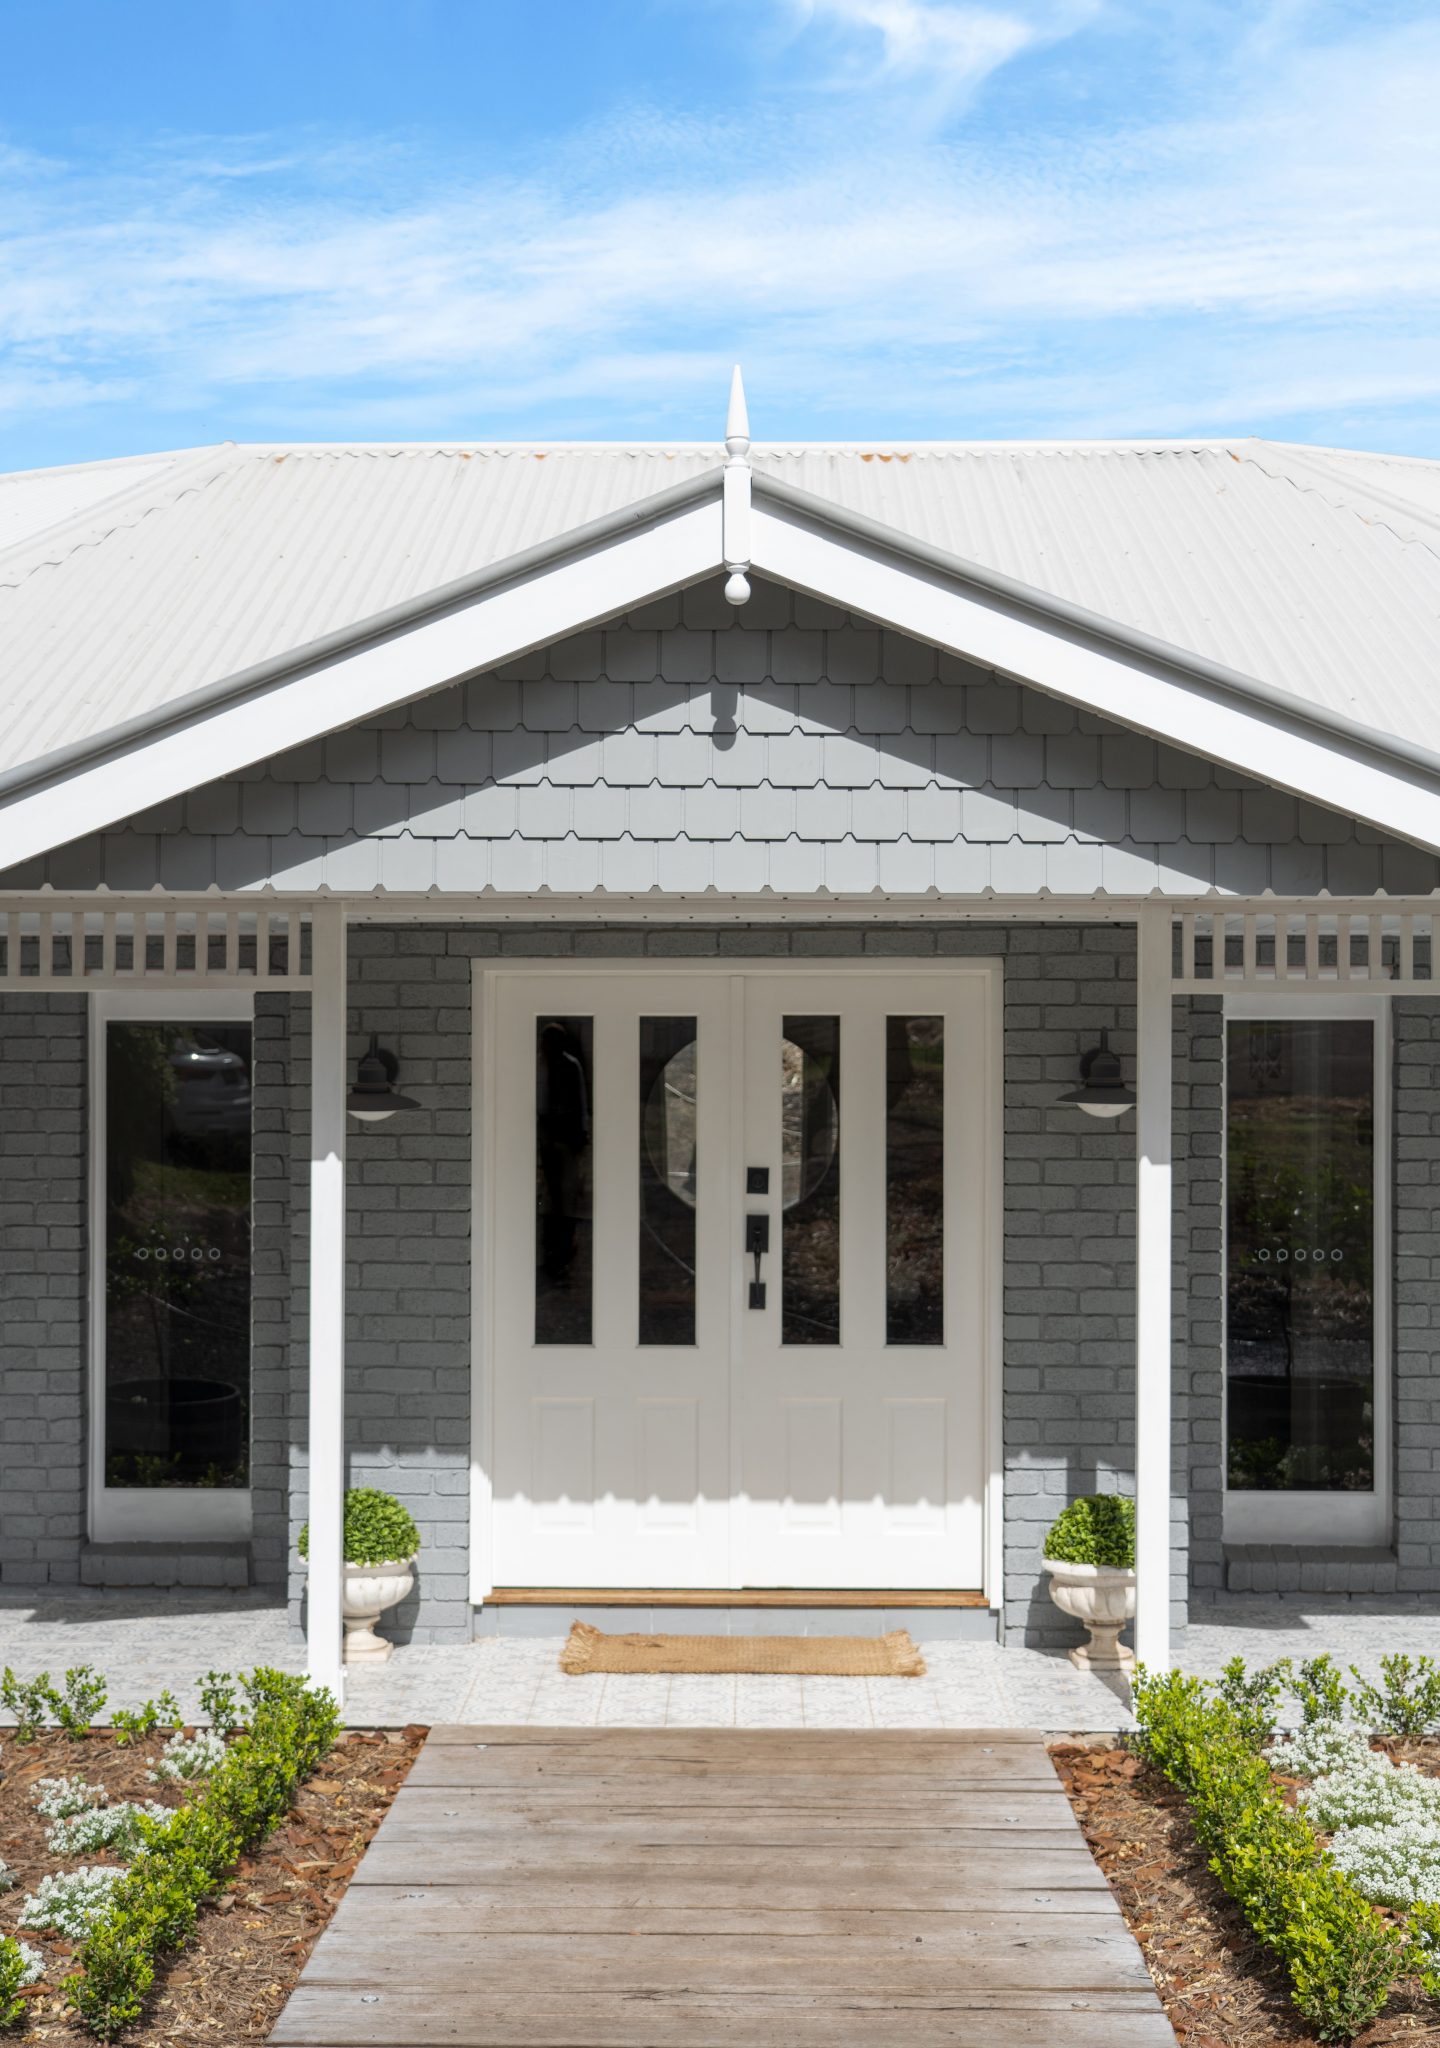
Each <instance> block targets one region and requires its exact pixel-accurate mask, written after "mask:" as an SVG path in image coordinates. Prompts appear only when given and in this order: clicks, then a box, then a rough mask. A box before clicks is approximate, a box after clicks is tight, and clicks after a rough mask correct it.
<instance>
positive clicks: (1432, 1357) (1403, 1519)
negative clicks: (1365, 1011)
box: [1393, 996, 1440, 1593]
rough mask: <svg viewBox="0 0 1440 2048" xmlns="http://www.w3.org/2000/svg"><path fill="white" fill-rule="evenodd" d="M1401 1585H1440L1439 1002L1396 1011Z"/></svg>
mask: <svg viewBox="0 0 1440 2048" xmlns="http://www.w3.org/2000/svg"><path fill="white" fill-rule="evenodd" d="M1393 1014H1394V1056H1395V1175H1394V1177H1395V1217H1394V1230H1395V1236H1394V1246H1395V1251H1394V1265H1395V1301H1394V1332H1395V1335H1394V1352H1395V1371H1394V1380H1393V1386H1394V1400H1395V1419H1396V1425H1397V1429H1396V1465H1395V1518H1396V1554H1397V1562H1398V1567H1399V1570H1398V1579H1397V1583H1398V1587H1399V1590H1400V1592H1402V1593H1433V1592H1435V1591H1436V1589H1437V1588H1440V1001H1431V1000H1429V999H1427V998H1424V997H1416V996H1403V997H1400V998H1399V999H1398V1000H1397V1001H1396V1002H1395V1003H1394V1005H1393Z"/></svg>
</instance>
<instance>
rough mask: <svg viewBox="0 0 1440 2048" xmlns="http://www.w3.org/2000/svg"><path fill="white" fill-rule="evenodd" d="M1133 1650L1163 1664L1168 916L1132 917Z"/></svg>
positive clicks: (1166, 912) (1166, 1638) (1154, 907)
mask: <svg viewBox="0 0 1440 2048" xmlns="http://www.w3.org/2000/svg"><path fill="white" fill-rule="evenodd" d="M1136 927H1137V929H1136V938H1137V947H1138V957H1137V960H1136V975H1135V1034H1136V1059H1135V1093H1136V1096H1137V1098H1138V1102H1137V1106H1136V1111H1135V1150H1136V1187H1135V1569H1136V1579H1137V1585H1136V1594H1135V1653H1136V1655H1137V1657H1138V1658H1139V1660H1140V1662H1141V1663H1142V1664H1145V1665H1147V1666H1148V1667H1149V1668H1150V1669H1151V1670H1152V1671H1160V1670H1168V1668H1169V1665H1170V1264H1171V1250H1170V1243H1171V1239H1170V1233H1171V1227H1172V1222H1171V1219H1172V1179H1173V1174H1172V1167H1171V1133H1170V1126H1171V1096H1170V1068H1171V1057H1170V1034H1171V979H1172V970H1171V960H1170V932H1171V913H1170V909H1169V906H1168V905H1167V904H1164V903H1155V904H1147V905H1146V906H1145V908H1144V909H1143V910H1142V911H1141V912H1140V914H1139V917H1138V919H1137V920H1136Z"/></svg>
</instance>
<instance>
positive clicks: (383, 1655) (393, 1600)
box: [340, 1557, 415, 1664]
mask: <svg viewBox="0 0 1440 2048" xmlns="http://www.w3.org/2000/svg"><path fill="white" fill-rule="evenodd" d="M414 1566H415V1559H414V1557H402V1558H394V1559H392V1560H391V1561H390V1562H388V1563H386V1564H347V1565H346V1567H345V1584H344V1587H343V1589H342V1592H341V1604H340V1619H341V1621H342V1622H343V1623H344V1626H345V1662H346V1663H347V1664H384V1663H385V1662H386V1661H387V1659H389V1658H390V1657H392V1656H393V1655H394V1653H395V1645H394V1644H393V1643H391V1642H387V1641H386V1639H385V1637H384V1636H382V1635H378V1634H377V1633H376V1630H375V1624H376V1622H377V1621H378V1620H379V1619H380V1617H381V1615H382V1614H383V1613H384V1612H385V1610H386V1608H387V1607H398V1606H399V1604H400V1602H401V1601H402V1600H403V1599H404V1598H405V1595H406V1594H407V1593H408V1592H409V1591H410V1589H411V1587H412V1586H413V1585H414V1584H415V1570H414Z"/></svg>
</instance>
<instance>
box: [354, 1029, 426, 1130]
mask: <svg viewBox="0 0 1440 2048" xmlns="http://www.w3.org/2000/svg"><path fill="white" fill-rule="evenodd" d="M399 1071H400V1062H399V1060H397V1059H396V1057H395V1055H394V1053H393V1052H387V1051H386V1050H385V1049H384V1048H383V1047H382V1045H381V1044H380V1038H379V1034H378V1032H374V1031H372V1032H371V1034H370V1049H369V1051H368V1052H367V1053H365V1054H364V1055H363V1057H362V1058H361V1061H360V1064H359V1066H358V1067H357V1068H356V1070H355V1086H354V1087H353V1088H352V1089H351V1090H350V1093H349V1094H348V1095H347V1096H346V1098H345V1107H346V1108H347V1109H348V1110H349V1112H350V1114H351V1116H353V1117H355V1118H356V1119H357V1120H358V1121H359V1122H360V1123H362V1124H381V1123H384V1121H385V1119H386V1117H387V1116H394V1114H395V1112H396V1110H397V1109H418V1108H419V1107H420V1105H419V1103H418V1102H416V1101H415V1100H414V1099H413V1098H412V1097H411V1096H409V1095H401V1094H400V1093H399V1091H398V1090H397V1088H396V1086H395V1077H396V1075H397V1074H398V1073H399Z"/></svg>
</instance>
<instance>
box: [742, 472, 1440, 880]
mask: <svg viewBox="0 0 1440 2048" xmlns="http://www.w3.org/2000/svg"><path fill="white" fill-rule="evenodd" d="M902 546H903V543H901V542H899V541H898V539H897V545H896V547H895V549H894V550H891V549H888V548H883V547H881V546H879V545H878V544H877V545H875V546H873V547H872V546H869V545H867V544H866V543H864V542H863V541H860V540H858V539H857V538H855V537H852V536H850V535H846V536H844V537H841V536H839V535H837V534H833V533H828V532H826V531H825V530H824V529H823V527H822V526H821V525H820V524H819V523H818V522H811V521H809V520H806V519H802V518H800V517H797V516H795V515H793V514H790V513H788V512H786V511H777V510H776V509H775V508H774V507H773V506H772V505H771V504H770V503H768V502H767V500H766V498H765V497H764V496H763V495H760V494H758V493H757V496H756V499H755V503H754V505H753V507H752V510H751V563H752V566H753V567H754V569H755V570H757V571H758V572H759V573H760V574H762V575H765V576H768V577H772V578H773V579H774V580H775V581H776V582H779V583H785V584H788V585H790V586H791V587H792V588H793V589H796V590H803V591H806V592H808V593H809V594H810V595H811V596H813V597H818V598H820V599H822V600H824V601H825V602H827V603H830V604H834V605H839V606H841V607H842V608H844V609H845V610H848V611H856V612H863V613H864V614H865V615H866V616H867V617H868V618H872V619H874V620H876V621H877V622H878V623H879V624H881V625H885V626H891V627H893V628H894V629H895V631H897V632H900V633H905V634H907V635H908V636H909V637H910V638H912V639H916V640H922V641H925V642H927V643H929V644H930V645H931V646H935V647H941V648H945V649H947V650H948V651H949V652H951V653H953V654H958V655H960V656H961V657H962V658H963V659H964V660H966V661H971V662H974V663H975V664H976V665H977V666H979V667H981V668H990V669H995V670H997V671H999V673H1001V674H1002V675H1006V676H1010V677H1012V678H1014V680H1016V681H1017V682H1024V683H1031V684H1034V685H1035V686H1036V687H1037V688H1039V689H1042V690H1046V691H1048V692H1050V693H1051V694H1052V695H1054V696H1057V697H1063V698H1064V699H1066V701H1067V702H1069V703H1072V704H1077V705H1079V706H1081V707H1082V708H1083V709H1085V710H1087V711H1093V712H1096V713H1098V714H1099V715H1100V716H1102V717H1104V718H1109V719H1113V720H1114V722H1115V723H1116V724H1117V725H1121V726H1126V727H1129V728H1131V729H1133V730H1135V731H1138V732H1144V733H1149V734H1150V735H1151V736H1152V737H1153V738H1155V739H1158V740H1163V741H1165V742H1166V743H1167V744H1168V745H1170V746H1174V747H1181V748H1184V749H1185V750H1186V751H1187V752H1191V753H1196V754H1201V755H1204V756H1205V757H1206V758H1207V759H1209V760H1212V761H1219V762H1222V763H1224V764H1225V765H1226V766H1228V767H1232V768H1236V769H1239V770H1240V771H1241V772H1242V773H1244V774H1246V775H1253V776H1254V777H1255V778H1256V779H1257V780H1258V781H1261V782H1265V783H1268V784H1271V785H1272V786H1274V787H1277V788H1280V789H1286V790H1289V791H1290V792H1291V793H1292V794H1294V795H1296V796H1301V797H1305V798H1307V799H1309V800H1310V801H1311V802H1313V803H1317V804H1323V805H1326V806H1327V807H1328V808H1330V809H1332V810H1337V811H1340V812H1342V813H1343V814H1344V815H1345V816H1347V817H1352V818H1359V819H1361V820H1363V821H1364V822H1365V823H1367V824H1370V825H1375V826H1377V827H1378V828H1380V829H1381V830H1383V831H1385V832H1391V833H1395V834H1397V835H1398V836H1399V837H1400V838H1402V839H1408V840H1410V841H1412V842H1413V843H1414V844H1415V845H1417V846H1422V847H1426V848H1428V849H1430V850H1431V851H1432V852H1434V851H1440V790H1437V789H1436V788H1434V787H1430V786H1427V785H1426V783H1425V782H1424V781H1423V780H1422V779H1421V778H1420V776H1419V775H1418V773H1407V772H1406V771H1405V770H1404V769H1403V768H1402V767H1401V766H1400V765H1399V764H1396V765H1395V766H1394V767H1393V768H1391V767H1387V766H1386V765H1385V763H1384V762H1383V761H1382V760H1380V759H1379V758H1377V757H1375V756H1370V755H1367V754H1364V753H1362V752H1359V751H1357V750H1356V749H1355V748H1353V747H1349V746H1347V745H1346V744H1345V742H1344V740H1343V739H1342V738H1341V737H1340V736H1339V735H1336V736H1335V737H1334V738H1331V737H1329V736H1328V735H1327V734H1325V733H1324V732H1323V731H1322V730H1320V729H1319V728H1317V727H1314V726H1309V725H1307V724H1306V723H1305V722H1304V721H1303V719H1302V718H1299V717H1297V718H1295V719H1293V720H1290V719H1287V718H1286V717H1285V715H1284V713H1283V711H1282V710H1281V709H1280V708H1279V707H1278V706H1274V705H1270V704H1267V703H1264V702H1262V701H1260V700H1259V699H1251V700H1249V701H1246V700H1244V699H1242V698H1241V697H1240V696H1239V695H1238V693H1237V694H1228V693H1222V692H1221V691H1219V690H1212V689H1209V688H1207V687H1206V686H1205V685H1204V684H1203V683H1202V682H1201V681H1200V680H1199V679H1198V678H1197V679H1193V680H1192V679H1190V678H1187V677H1186V676H1184V674H1183V673H1182V672H1181V671H1180V668H1179V663H1180V662H1181V661H1183V656H1180V655H1177V657H1176V665H1175V666H1173V667H1170V666H1167V665H1166V664H1165V663H1164V662H1163V661H1161V660H1159V659H1158V658H1157V659H1156V660H1154V661H1153V662H1151V661H1147V659H1146V658H1145V657H1144V656H1143V655H1142V654H1140V653H1139V652H1138V651H1132V650H1130V649H1124V650H1122V649H1119V648H1108V647H1106V646H1105V645H1103V644H1102V642H1101V641H1100V639H1099V636H1098V635H1096V634H1093V633H1086V632H1084V631H1082V630H1081V629H1080V628H1078V627H1072V626H1069V625H1067V623H1066V622H1065V621H1064V620H1063V619H1060V618H1053V617H1047V616H1045V615H1044V614H1042V612H1041V611H1040V610H1039V608H1038V606H1037V608H1036V609H1035V611H1034V612H1033V613H1027V611H1026V608H1025V607H1024V606H1023V605H1021V604H1019V603H1018V602H1013V601H1009V600H1007V599H1006V598H1004V597H1003V596H1001V595H999V594H997V593H994V592H991V591H987V590H985V589H982V588H981V587H979V586H978V584H976V585H967V584H966V582H965V580H964V578H963V576H962V575H961V574H958V573H950V574H947V573H945V572H944V571H942V570H940V569H938V568H935V567H933V566H930V565H927V564H925V563H922V562H919V561H915V560H907V558H906V557H905V555H904V554H903V553H902V552H901V548H902Z"/></svg>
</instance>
